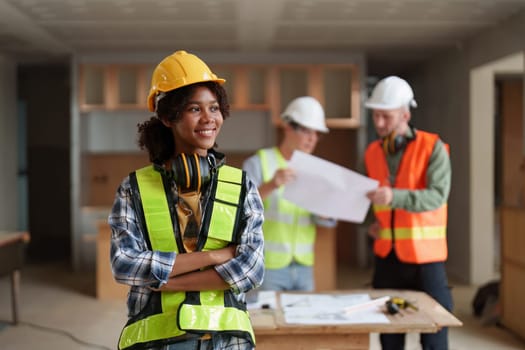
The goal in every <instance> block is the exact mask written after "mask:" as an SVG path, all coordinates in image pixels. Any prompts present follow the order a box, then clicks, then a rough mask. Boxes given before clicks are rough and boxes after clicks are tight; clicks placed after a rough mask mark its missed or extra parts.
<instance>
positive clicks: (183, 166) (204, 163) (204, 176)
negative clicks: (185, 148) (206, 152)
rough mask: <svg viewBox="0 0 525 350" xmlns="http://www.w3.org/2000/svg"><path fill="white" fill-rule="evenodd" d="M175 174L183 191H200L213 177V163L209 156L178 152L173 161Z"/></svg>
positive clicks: (176, 180)
mask: <svg viewBox="0 0 525 350" xmlns="http://www.w3.org/2000/svg"><path fill="white" fill-rule="evenodd" d="M172 169H173V176H174V178H175V183H176V184H177V186H178V188H179V190H180V191H181V192H191V191H196V192H200V191H201V188H202V187H203V186H205V185H206V184H208V182H209V181H210V179H211V173H212V172H211V169H212V166H211V163H210V161H209V159H208V157H203V156H199V155H198V154H196V153H193V154H185V153H180V154H178V155H177V156H176V157H175V158H174V159H173V162H172Z"/></svg>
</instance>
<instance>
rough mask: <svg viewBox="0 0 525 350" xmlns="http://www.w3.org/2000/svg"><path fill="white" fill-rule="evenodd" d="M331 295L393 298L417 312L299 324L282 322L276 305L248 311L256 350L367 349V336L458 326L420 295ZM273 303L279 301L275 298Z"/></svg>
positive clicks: (420, 293)
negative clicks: (362, 320)
mask: <svg viewBox="0 0 525 350" xmlns="http://www.w3.org/2000/svg"><path fill="white" fill-rule="evenodd" d="M334 293H343V294H352V293H357V294H362V293H366V294H369V295H370V297H371V298H377V297H380V296H385V295H388V296H397V297H402V298H404V299H406V300H409V301H411V302H414V303H415V304H416V305H417V307H418V309H419V310H417V311H414V310H409V309H407V310H402V311H401V312H400V313H398V314H396V315H387V317H388V319H389V320H390V323H368V324H367V323H353V324H345V325H323V324H316V325H302V324H288V323H286V322H285V317H284V313H283V311H282V309H281V307H280V306H279V305H278V306H277V307H276V309H252V310H250V315H251V318H252V323H253V327H254V331H255V337H256V340H257V350H267V349H287V350H295V349H297V350H298V349H301V350H321V349H322V350H329V349H333V350H335V349H337V350H339V349H369V346H370V333H408V332H418V333H435V332H437V331H438V330H440V329H441V328H442V327H458V326H461V325H462V323H461V321H459V320H458V319H457V318H456V317H454V316H453V315H452V314H451V313H449V312H448V311H447V310H446V309H444V308H443V307H442V306H441V305H439V304H438V303H437V302H436V301H435V300H434V299H432V298H431V297H430V296H428V295H427V294H425V293H423V292H416V291H398V290H395V291H393V290H380V291H379V290H351V291H338V292H334ZM323 294H326V293H323ZM277 300H279V298H278V296H277Z"/></svg>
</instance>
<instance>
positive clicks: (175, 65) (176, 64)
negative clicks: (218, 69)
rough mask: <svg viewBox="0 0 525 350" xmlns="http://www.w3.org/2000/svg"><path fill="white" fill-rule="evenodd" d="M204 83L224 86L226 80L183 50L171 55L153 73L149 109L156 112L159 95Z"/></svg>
mask: <svg viewBox="0 0 525 350" xmlns="http://www.w3.org/2000/svg"><path fill="white" fill-rule="evenodd" d="M203 81H214V82H217V83H219V84H222V83H224V82H225V81H226V80H224V79H221V78H218V77H217V76H216V75H215V74H213V73H212V71H211V70H210V68H209V67H208V66H207V65H206V63H204V62H203V61H202V60H201V59H200V58H198V57H197V56H195V55H193V54H191V53H187V52H186V51H183V50H181V51H177V52H175V53H173V54H171V55H169V56H168V57H166V58H164V59H163V60H162V61H161V62H160V63H159V65H158V66H157V67H156V68H155V70H154V71H153V75H152V77H151V88H150V90H149V95H148V109H149V110H150V111H151V112H154V111H155V109H156V105H157V101H156V99H157V96H158V95H159V94H161V93H164V92H168V91H171V90H175V89H178V88H180V87H183V86H186V85H190V84H194V83H200V82H203Z"/></svg>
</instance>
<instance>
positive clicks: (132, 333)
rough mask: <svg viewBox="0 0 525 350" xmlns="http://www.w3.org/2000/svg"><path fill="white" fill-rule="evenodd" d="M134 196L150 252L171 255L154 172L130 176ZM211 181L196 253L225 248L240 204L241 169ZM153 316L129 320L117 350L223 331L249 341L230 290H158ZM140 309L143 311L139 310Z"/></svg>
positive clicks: (242, 312) (169, 227)
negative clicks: (207, 218)
mask: <svg viewBox="0 0 525 350" xmlns="http://www.w3.org/2000/svg"><path fill="white" fill-rule="evenodd" d="M135 174H136V178H137V184H138V190H139V192H140V196H141V200H142V207H143V212H144V218H145V221H146V227H147V230H148V233H147V234H148V236H149V239H150V242H151V245H152V249H153V250H157V251H162V252H176V253H178V252H179V251H180V249H179V248H178V246H177V243H176V239H175V234H174V233H173V224H172V219H171V216H170V212H169V208H168V201H167V199H166V194H165V192H164V186H163V184H162V177H161V175H160V173H159V172H157V171H156V170H154V169H153V167H152V166H148V167H145V168H142V169H139V170H137V171H136V172H135ZM217 178H218V179H217V180H216V181H214V182H213V184H212V185H213V186H215V188H216V189H215V191H213V190H212V196H211V198H210V204H209V205H208V208H207V210H210V211H211V219H210V221H209V227H208V229H206V228H205V227H204V228H203V229H201V233H202V232H207V233H208V235H207V239H206V242H205V244H204V247H203V249H202V250H213V249H219V248H223V247H226V246H227V245H228V244H229V243H230V242H232V241H234V239H235V237H234V234H235V232H236V229H237V227H236V222H237V220H238V216H239V213H238V212H239V208H240V207H241V206H242V202H241V201H242V200H243V193H242V189H243V188H244V183H243V181H244V178H243V173H242V171H241V170H239V169H236V168H232V167H228V166H222V167H221V168H219V172H218V176H217ZM160 297H161V307H162V310H158V313H156V314H155V313H154V314H151V315H142V316H144V317H142V318H141V319H140V320H138V321H135V322H130V323H129V324H128V325H126V326H125V327H124V329H123V331H122V334H121V336H120V341H119V349H132V348H137V347H138V348H141V347H142V346H141V345H143V344H147V346H151V344H155V342H156V341H157V342H159V341H160V343H162V344H164V343H166V341H168V342H174V341H175V339H176V338H177V337H180V336H183V335H184V334H185V333H186V332H190V333H197V334H202V333H210V332H228V334H231V335H235V336H239V337H245V338H248V339H249V340H250V341H251V342H252V343H254V344H255V337H254V334H253V329H252V326H251V322H250V319H249V315H248V312H247V311H246V309H245V306H243V305H240V304H239V303H238V302H237V300H236V299H235V297H234V296H233V294H232V292H231V291H230V290H227V291H222V290H219V291H203V292H188V293H184V292H177V293H173V292H165V293H164V292H162V293H160ZM145 309H146V308H145Z"/></svg>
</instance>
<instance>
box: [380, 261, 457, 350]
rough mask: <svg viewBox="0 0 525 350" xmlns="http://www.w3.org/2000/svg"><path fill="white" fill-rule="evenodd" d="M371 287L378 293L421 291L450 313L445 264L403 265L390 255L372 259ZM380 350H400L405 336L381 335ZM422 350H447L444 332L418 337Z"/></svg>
mask: <svg viewBox="0 0 525 350" xmlns="http://www.w3.org/2000/svg"><path fill="white" fill-rule="evenodd" d="M372 286H373V287H374V288H379V289H409V290H418V291H423V292H425V293H427V294H428V295H430V296H431V297H432V298H434V299H435V300H436V301H437V302H438V303H440V304H441V305H442V306H443V307H444V308H445V309H447V310H448V311H452V306H453V303H452V295H451V293H450V288H449V286H448V280H447V275H446V271H445V264H444V263H443V262H437V263H428V264H406V263H403V262H400V261H399V259H398V258H397V256H396V255H395V253H394V252H393V251H392V252H391V253H390V254H389V255H388V256H387V257H386V258H384V259H382V258H379V257H377V256H376V257H375V269H374V276H373V279H372ZM380 341H381V347H382V349H383V350H403V349H404V346H405V334H381V335H380ZM421 346H422V348H423V350H447V349H448V329H447V328H443V329H441V330H440V331H439V332H437V333H427V334H421Z"/></svg>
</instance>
